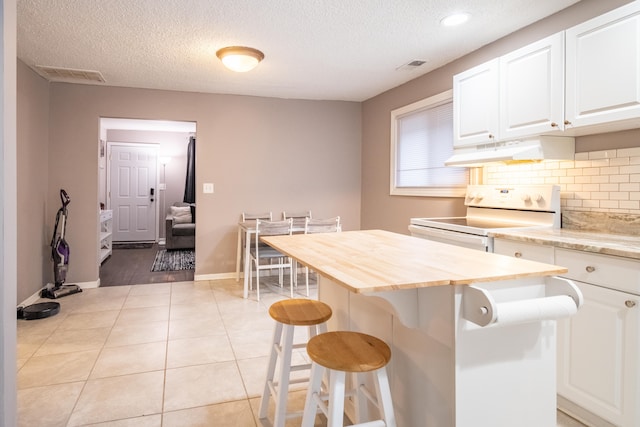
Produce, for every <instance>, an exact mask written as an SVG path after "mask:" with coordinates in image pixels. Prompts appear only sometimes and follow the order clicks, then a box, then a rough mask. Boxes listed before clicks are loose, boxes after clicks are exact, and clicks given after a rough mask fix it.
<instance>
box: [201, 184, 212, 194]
mask: <svg viewBox="0 0 640 427" xmlns="http://www.w3.org/2000/svg"><path fill="white" fill-rule="evenodd" d="M202 192H203V193H213V183H210V182H205V183H204V184H202Z"/></svg>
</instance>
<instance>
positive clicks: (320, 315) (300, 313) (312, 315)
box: [269, 299, 331, 326]
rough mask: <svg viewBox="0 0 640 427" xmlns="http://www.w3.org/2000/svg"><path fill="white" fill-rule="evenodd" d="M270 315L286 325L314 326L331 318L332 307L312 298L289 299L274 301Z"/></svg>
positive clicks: (270, 308)
mask: <svg viewBox="0 0 640 427" xmlns="http://www.w3.org/2000/svg"><path fill="white" fill-rule="evenodd" d="M269 315H270V316H271V318H272V319H273V320H275V321H276V322H280V323H284V324H285V325H294V326H313V325H319V324H320V323H324V322H326V321H327V320H329V319H330V318H331V307H329V306H328V305H327V304H325V303H323V302H320V301H315V300H310V299H287V300H282V301H278V302H276V303H273V304H272V305H271V307H269Z"/></svg>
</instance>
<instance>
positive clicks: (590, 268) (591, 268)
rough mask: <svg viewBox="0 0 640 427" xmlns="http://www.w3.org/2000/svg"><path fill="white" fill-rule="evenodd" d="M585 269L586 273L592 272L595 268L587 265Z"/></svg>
mask: <svg viewBox="0 0 640 427" xmlns="http://www.w3.org/2000/svg"><path fill="white" fill-rule="evenodd" d="M586 270H587V273H593V272H594V271H596V268H595V267H592V266H590V265H587V268H586Z"/></svg>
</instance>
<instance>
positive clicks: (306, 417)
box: [301, 362, 325, 427]
mask: <svg viewBox="0 0 640 427" xmlns="http://www.w3.org/2000/svg"><path fill="white" fill-rule="evenodd" d="M324 371H325V369H324V368H323V367H322V366H320V365H318V364H317V363H315V362H314V363H312V364H311V376H310V378H309V388H308V389H307V398H306V399H305V402H304V412H303V414H302V424H301V427H313V425H314V424H315V421H316V410H317V408H318V405H317V403H316V396H317V397H318V398H319V397H320V393H321V390H320V386H321V383H322V376H323V375H324Z"/></svg>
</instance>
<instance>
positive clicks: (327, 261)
mask: <svg viewBox="0 0 640 427" xmlns="http://www.w3.org/2000/svg"><path fill="white" fill-rule="evenodd" d="M262 240H263V241H264V242H266V243H268V244H269V245H271V246H273V247H275V248H276V249H278V250H280V251H282V252H283V253H285V254H287V255H289V256H291V257H292V258H294V259H296V260H297V261H298V262H300V263H301V264H303V265H305V266H308V267H309V268H311V269H312V270H314V271H316V272H318V274H319V279H318V283H319V284H318V299H320V300H322V301H324V302H326V303H327V304H329V305H330V306H331V307H332V309H333V317H332V318H331V319H330V321H329V329H330V330H354V331H359V332H364V333H368V334H371V335H374V336H377V337H379V338H381V339H383V340H384V341H385V342H387V343H388V344H389V345H390V346H391V349H392V360H391V363H390V365H389V367H388V369H389V376H390V381H391V389H392V395H393V399H394V407H395V411H396V417H397V420H398V425H399V426H401V427H415V426H446V427H449V426H458V427H467V426H492V427H497V426H505V427H506V426H513V425H519V426H531V427H541V426H542V427H543V426H555V419H556V418H555V417H556V412H555V408H556V393H555V386H556V384H555V351H556V344H555V343H556V338H555V333H556V330H555V321H553V320H550V319H553V318H556V317H566V316H569V315H571V314H573V313H575V311H576V310H577V307H579V305H580V304H581V295H580V294H579V291H578V293H577V294H576V293H575V290H576V289H575V287H572V286H571V283H570V282H567V281H563V280H561V279H554V278H549V276H555V275H558V274H562V273H565V272H566V271H567V270H566V269H565V268H563V267H558V266H554V265H549V264H543V263H537V262H533V261H525V260H519V259H515V258H512V257H506V256H501V255H496V254H491V253H485V252H481V251H476V250H472V249H465V248H460V247H457V246H451V245H446V244H442V243H438V242H432V241H427V240H423V239H419V238H415V237H410V236H405V235H400V234H396V233H390V232H386V231H381V230H365V231H349V232H343V233H326V234H313V235H294V236H268V237H266V236H265V237H263V238H262ZM469 319H473V321H472V320H469ZM348 408H349V406H348V405H347V411H348ZM348 413H349V412H348Z"/></svg>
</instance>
